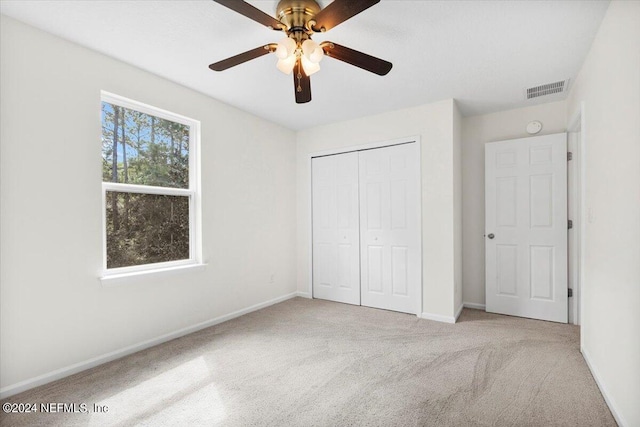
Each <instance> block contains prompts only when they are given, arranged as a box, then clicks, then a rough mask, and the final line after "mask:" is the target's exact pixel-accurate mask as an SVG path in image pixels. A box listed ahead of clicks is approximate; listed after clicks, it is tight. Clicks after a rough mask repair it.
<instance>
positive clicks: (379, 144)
mask: <svg viewBox="0 0 640 427" xmlns="http://www.w3.org/2000/svg"><path fill="white" fill-rule="evenodd" d="M411 143H415V144H416V147H417V151H418V159H419V161H420V179H418V181H419V182H418V192H419V193H420V203H418V215H419V216H420V221H419V222H418V233H419V235H420V286H419V289H418V292H417V298H418V301H417V302H416V312H415V314H416V316H418V317H420V315H421V313H422V292H423V286H424V285H423V279H424V278H423V276H422V265H423V262H422V261H423V259H422V253H423V251H422V143H421V140H420V136H419V135H416V136H407V137H404V138H398V139H393V140H386V141H376V142H368V143H364V144H358V145H352V146H345V147H335V148H329V149H326V150H321V151H314V152H310V153H307V166H308V168H307V169H308V172H307V185H308V188H309V201H308V203H309V204H308V209H309V271H308V272H307V277H308V278H309V285H308V292H309V295H310V296H311V298H313V171H312V164H311V161H312V159H313V158H314V157H323V156H331V155H335V154H344V153H352V152H355V151H364V150H373V149H376V148H384V147H391V146H394V145H404V144H411Z"/></svg>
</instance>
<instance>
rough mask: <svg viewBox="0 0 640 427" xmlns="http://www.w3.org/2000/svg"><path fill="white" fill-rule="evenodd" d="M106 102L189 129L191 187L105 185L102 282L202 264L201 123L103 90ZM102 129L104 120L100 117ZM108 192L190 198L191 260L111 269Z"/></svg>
mask: <svg viewBox="0 0 640 427" xmlns="http://www.w3.org/2000/svg"><path fill="white" fill-rule="evenodd" d="M100 99H101V103H102V102H107V103H109V104H113V105H117V106H119V107H124V108H128V109H130V110H135V111H139V112H141V113H145V114H149V115H151V116H155V117H158V118H161V119H165V120H169V121H172V122H175V123H180V124H183V125H185V126H188V127H189V188H186V189H185V188H170V187H155V186H150V185H137V184H123V183H116V182H104V181H103V182H102V279H112V278H113V279H115V278H122V277H127V276H139V275H140V274H144V273H157V272H162V271H171V270H180V269H184V268H185V267H189V266H198V265H202V242H201V221H202V219H201V212H200V206H201V195H200V167H199V166H200V122H199V121H198V120H194V119H191V118H189V117H185V116H182V115H179V114H176V113H172V112H170V111H166V110H162V109H160V108H156V107H153V106H151V105H148V104H144V103H142V102H138V101H134V100H132V99H128V98H125V97H123V96H120V95H115V94H113V93H110V92H106V91H101V92H100ZM100 121H101V126H102V118H100ZM107 191H112V192H121V193H139V194H156V195H166V196H186V197H188V198H189V259H184V260H177V261H167V262H158V263H153V264H143V265H134V266H130V267H118V268H107V204H106V203H107Z"/></svg>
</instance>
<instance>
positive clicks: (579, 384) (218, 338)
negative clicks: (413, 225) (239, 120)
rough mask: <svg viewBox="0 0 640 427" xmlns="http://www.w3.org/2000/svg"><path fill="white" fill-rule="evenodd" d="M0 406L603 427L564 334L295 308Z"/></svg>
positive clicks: (151, 419)
mask: <svg viewBox="0 0 640 427" xmlns="http://www.w3.org/2000/svg"><path fill="white" fill-rule="evenodd" d="M6 401H10V402H36V403H42V402H49V403H57V402H60V403H76V404H79V403H86V404H87V406H88V413H86V414H85V413H76V414H73V413H71V414H70V413H53V414H52V413H49V414H43V413H35V414H34V413H31V414H22V415H15V414H9V415H6V414H2V418H1V419H0V422H1V424H2V425H3V426H5V425H6V426H23V425H29V426H36V425H61V426H62V425H64V426H68V425H109V426H112V425H117V426H131V425H147V426H199V425H225V426H227V425H228V426H257V425H266V426H581V427H584V426H615V425H616V424H615V421H614V419H613V417H612V416H611V413H610V412H609V410H608V408H607V406H606V404H605V402H604V400H603V398H602V395H601V394H600V392H599V391H598V388H597V386H596V384H595V382H594V380H593V378H592V376H591V374H590V372H589V370H588V368H587V366H586V364H585V362H584V360H583V359H582V356H581V355H580V351H579V329H578V328H577V327H575V326H570V325H560V324H555V323H549V322H542V321H536V320H528V319H520V318H515V317H509V316H500V315H493V314H487V313H484V312H482V311H478V310H467V309H465V310H464V311H463V312H462V315H461V317H460V319H459V322H458V323H457V324H455V325H448V324H443V323H438V322H432V321H428V320H421V319H417V318H416V317H415V316H412V315H406V314H401V313H394V312H389V311H384V310H375V309H370V308H365V307H355V306H349V305H344V304H338V303H332V302H326V301H320V300H306V299H301V298H296V299H293V300H289V301H286V302H283V303H281V304H278V305H275V306H272V307H269V308H266V309H264V310H260V311H257V312H254V313H251V314H248V315H245V316H242V317H240V318H237V319H234V320H231V321H229V322H226V323H223V324H220V325H218V326H215V327H211V328H208V329H205V330H203V331H200V332H197V333H194V334H191V335H189V336H186V337H183V338H180V339H176V340H173V341H171V342H168V343H165V344H162V345H159V346H157V347H154V348H151V349H148V350H145V351H142V352H139V353H136V354H133V355H131V356H128V357H125V358H122V359H119V360H117V361H114V362H111V363H108V364H105V365H102V366H99V367H97V368H94V369H91V370H88V371H85V372H82V373H79V374H76V375H74V376H71V377H68V378H65V379H63V380H60V381H57V382H55V383H51V384H48V385H45V386H42V387H39V388H37V389H33V390H30V391H28V392H25V393H22V394H20V395H16V396H13V397H11V398H9V399H7V400H6ZM3 403H4V402H3ZM94 404H99V405H101V406H104V405H106V406H107V407H108V412H107V413H94V412H92V410H93V405H94Z"/></svg>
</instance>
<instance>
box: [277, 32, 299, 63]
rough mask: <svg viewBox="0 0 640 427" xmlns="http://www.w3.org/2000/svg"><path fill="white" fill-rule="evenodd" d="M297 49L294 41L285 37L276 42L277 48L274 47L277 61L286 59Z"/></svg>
mask: <svg viewBox="0 0 640 427" xmlns="http://www.w3.org/2000/svg"><path fill="white" fill-rule="evenodd" d="M297 47H298V45H297V43H296V41H295V40H293V39H290V38H289V37H285V38H284V39H282V40H280V41H279V42H278V47H276V56H277V57H278V59H286V58H287V57H289V56H291V55H293V53H294V52H295V51H296V48H297Z"/></svg>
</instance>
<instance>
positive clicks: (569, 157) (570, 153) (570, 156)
mask: <svg viewBox="0 0 640 427" xmlns="http://www.w3.org/2000/svg"><path fill="white" fill-rule="evenodd" d="M569 160H573V153H572V152H571V151H569V152H568V153H567V161H569Z"/></svg>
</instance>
